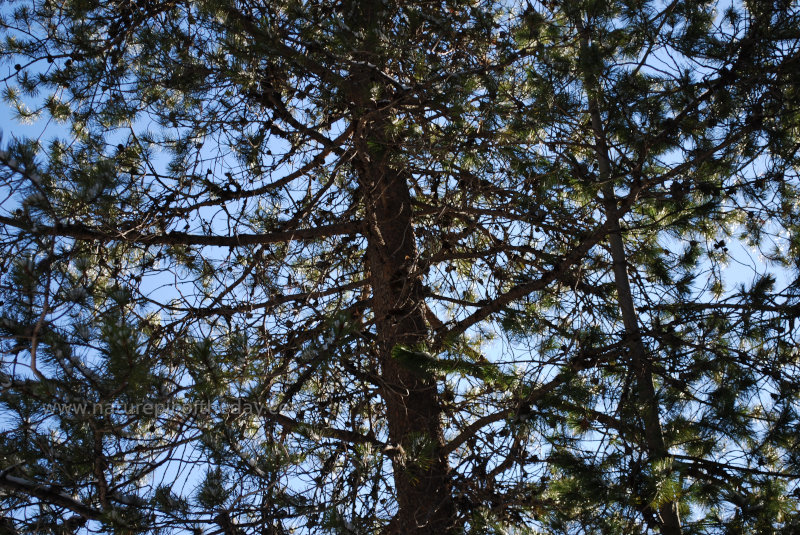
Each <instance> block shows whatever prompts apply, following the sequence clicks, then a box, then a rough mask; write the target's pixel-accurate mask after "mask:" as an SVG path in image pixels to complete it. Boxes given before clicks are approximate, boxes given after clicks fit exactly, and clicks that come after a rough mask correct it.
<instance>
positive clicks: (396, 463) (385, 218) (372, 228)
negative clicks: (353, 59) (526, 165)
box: [352, 67, 455, 535]
mask: <svg viewBox="0 0 800 535" xmlns="http://www.w3.org/2000/svg"><path fill="white" fill-rule="evenodd" d="M358 71H359V69H355V72H354V73H353V79H352V82H353V88H354V89H353V90H354V93H356V94H357V96H356V98H354V101H355V103H356V105H357V108H360V110H359V111H364V112H366V110H367V109H369V108H370V107H371V102H370V101H369V99H368V98H366V97H367V94H366V90H368V88H369V84H370V79H371V77H372V76H371V73H370V72H369V68H368V67H367V68H363V69H362V70H361V72H358ZM376 115H378V116H377V117H376ZM376 115H371V114H368V113H364V117H362V118H358V117H356V118H355V119H354V120H355V121H357V128H356V133H355V148H356V157H355V159H354V165H355V167H356V171H357V173H358V179H359V190H360V192H361V194H360V201H361V202H362V203H363V208H364V216H365V219H366V221H367V228H368V231H367V241H368V243H367V255H366V262H367V267H368V270H369V274H370V285H371V288H372V311H373V314H374V316H375V327H376V334H377V347H376V349H377V353H378V360H379V364H380V368H381V370H380V371H381V378H382V380H383V385H382V387H383V388H382V393H381V394H382V397H383V401H384V403H385V405H386V410H387V415H386V416H387V420H388V427H389V440H390V441H391V443H392V444H393V445H396V446H398V451H399V453H398V454H396V455H395V456H394V457H393V458H392V463H393V469H394V485H395V492H396V496H397V502H398V513H397V516H396V517H395V518H394V520H393V522H392V524H391V526H390V528H389V532H390V533H418V534H426V533H430V534H437V535H442V534H445V533H449V532H451V531H452V529H453V525H454V517H455V514H454V511H455V509H454V507H453V502H452V498H451V479H450V473H449V467H448V464H447V457H446V455H445V454H444V453H443V445H444V436H443V433H442V424H441V412H442V411H441V409H440V406H439V402H438V398H437V388H436V381H435V379H434V378H433V377H432V376H431V375H430V374H426V373H423V372H420V371H418V370H414V369H410V368H407V367H405V366H404V365H403V364H401V363H400V362H398V361H397V360H395V359H394V358H393V357H392V350H393V348H395V347H396V346H398V345H402V346H406V347H419V346H421V345H422V344H424V343H425V341H426V340H427V339H428V334H429V326H428V324H427V322H426V319H425V310H426V306H425V301H424V297H423V291H422V290H423V286H422V281H421V274H419V273H418V272H417V270H416V265H417V260H418V251H417V246H416V236H415V233H414V225H413V218H412V207H411V195H410V192H409V183H408V179H409V175H408V172H407V171H405V170H404V169H402V166H401V165H399V164H398V163H397V159H396V158H393V155H392V150H391V140H390V139H389V138H388V137H387V135H386V129H385V126H386V124H387V118H386V117H380V114H376ZM393 160H394V161H393Z"/></svg>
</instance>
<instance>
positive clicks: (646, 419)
mask: <svg viewBox="0 0 800 535" xmlns="http://www.w3.org/2000/svg"><path fill="white" fill-rule="evenodd" d="M576 25H577V27H578V30H579V31H580V33H581V38H580V48H581V56H582V58H584V65H583V68H584V69H595V72H599V67H598V66H597V65H588V63H586V59H588V58H590V57H592V55H591V54H590V50H589V49H590V42H589V35H588V31H587V28H586V27H585V26H584V25H583V23H582V21H581V20H580V19H576ZM583 81H584V86H585V91H586V94H587V97H588V104H589V119H590V123H591V129H592V134H593V135H594V141H595V146H594V149H595V155H596V157H597V164H598V169H599V175H600V176H599V179H600V183H601V184H603V186H602V193H603V199H602V200H603V205H604V209H605V213H606V218H607V220H608V222H609V227H610V228H609V236H608V241H609V249H610V251H611V262H612V265H613V273H614V285H615V286H616V290H617V298H618V300H619V307H620V312H621V313H622V323H623V326H624V328H625V336H626V338H627V339H628V341H629V348H630V356H631V360H630V365H631V368H632V371H633V375H634V378H635V382H636V389H637V398H638V401H639V403H640V404H641V407H642V413H641V414H642V421H643V428H644V429H643V431H644V437H645V448H646V450H647V454H648V460H649V461H650V462H651V463H652V462H656V461H661V460H664V459H667V458H668V457H669V450H668V448H667V446H666V443H665V442H664V431H663V429H662V427H661V418H660V416H659V403H658V396H657V395H656V391H655V386H654V384H653V367H652V365H651V363H650V359H649V357H648V355H647V350H646V348H645V346H644V342H643V341H642V335H641V331H640V330H639V318H638V314H637V312H636V306H635V304H634V301H633V292H632V291H631V284H630V279H629V278H628V262H627V256H626V254H625V245H624V242H623V240H622V228H621V226H620V221H619V212H618V206H617V198H616V194H615V193H614V186H613V183H612V182H611V179H612V173H611V156H610V153H609V148H608V141H607V140H606V133H605V130H604V128H603V122H602V117H601V115H600V107H599V103H598V95H597V93H598V91H599V87H600V84H599V83H598V81H597V78H596V75H595V74H594V73H593V72H587V71H584V73H583ZM658 518H659V528H660V530H661V533H662V534H663V535H680V534H681V532H682V530H681V520H680V513H679V509H678V502H676V501H674V500H669V501H667V502H665V503H662V504H661V505H659V507H658Z"/></svg>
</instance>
